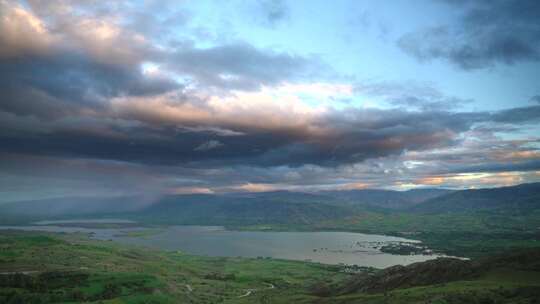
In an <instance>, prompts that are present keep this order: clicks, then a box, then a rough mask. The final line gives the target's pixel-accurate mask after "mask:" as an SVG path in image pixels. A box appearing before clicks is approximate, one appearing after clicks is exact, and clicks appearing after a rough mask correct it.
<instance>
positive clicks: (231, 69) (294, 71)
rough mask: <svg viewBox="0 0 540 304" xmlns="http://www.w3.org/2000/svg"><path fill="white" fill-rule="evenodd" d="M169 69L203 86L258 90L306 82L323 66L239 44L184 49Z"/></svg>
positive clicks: (299, 58)
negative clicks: (263, 87)
mask: <svg viewBox="0 0 540 304" xmlns="http://www.w3.org/2000/svg"><path fill="white" fill-rule="evenodd" d="M168 65H169V68H170V69H171V70H173V71H174V72H175V73H178V74H180V75H186V76H187V77H191V78H192V79H193V80H194V81H195V82H196V83H197V84H200V85H203V86H211V87H217V88H225V89H239V90H255V89H259V88H260V87H261V86H263V85H276V84H280V83H282V82H284V81H293V80H300V79H303V78H304V79H305V78H307V77H309V76H310V75H312V74H315V73H316V72H317V71H318V69H319V68H321V66H322V63H319V62H318V60H317V59H314V58H304V57H301V56H297V55H293V54H287V53H279V52H275V51H272V50H260V49H257V48H255V47H253V46H251V45H249V44H246V43H241V42H240V43H232V44H226V45H219V46H214V47H210V48H195V47H184V48H181V49H178V50H176V51H174V52H173V53H172V54H171V55H170V57H169V61H168Z"/></svg>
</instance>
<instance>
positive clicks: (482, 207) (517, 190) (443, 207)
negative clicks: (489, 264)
mask: <svg viewBox="0 0 540 304" xmlns="http://www.w3.org/2000/svg"><path fill="white" fill-rule="evenodd" d="M535 209H540V183H531V184H521V185H517V186H512V187H501V188H492V189H471V190H461V191H455V192H452V193H449V194H446V195H443V196H439V197H436V198H432V199H429V200H427V201H425V202H423V203H420V204H418V205H416V206H413V207H412V208H410V209H409V210H411V211H413V212H420V213H447V212H474V211H509V212H517V213H520V212H524V213H526V212H528V211H531V210H535Z"/></svg>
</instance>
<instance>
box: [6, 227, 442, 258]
mask: <svg viewBox="0 0 540 304" xmlns="http://www.w3.org/2000/svg"><path fill="white" fill-rule="evenodd" d="M49 223H50V224H54V222H52V223H51V222H49ZM70 223H75V222H74V221H70ZM107 223H110V221H107ZM40 224H41V225H34V226H0V229H18V230H30V231H48V232H65V233H73V232H82V233H91V236H92V237H93V238H95V239H100V240H113V241H116V242H119V243H123V244H131V245H138V246H144V247H151V248H159V249H165V250H180V251H182V252H185V253H189V254H196V255H206V256H229V257H236V256H241V257H252V258H254V257H271V258H279V259H289V260H301V261H303V260H310V261H313V262H320V263H326V264H339V263H344V264H350V265H352V264H356V265H359V266H372V267H377V268H385V267H389V266H392V265H397V264H401V265H407V264H410V263H414V262H421V261H426V260H429V259H434V258H436V257H438V256H437V255H406V256H403V255H392V254H387V253H382V252H381V251H380V250H379V249H378V248H380V246H382V245H386V244H390V243H395V242H411V243H417V242H418V241H415V240H409V239H405V238H399V237H392V236H384V235H372V234H362V233H350V232H254V231H229V230H226V229H224V228H223V227H218V226H169V227H163V228H162V229H159V230H155V229H151V228H144V227H129V228H114V229H100V228H80V227H73V226H69V227H66V226H54V225H43V223H40ZM146 232H148V233H146ZM134 233H139V234H141V235H143V236H135V237H134V236H130V235H133V234H134Z"/></svg>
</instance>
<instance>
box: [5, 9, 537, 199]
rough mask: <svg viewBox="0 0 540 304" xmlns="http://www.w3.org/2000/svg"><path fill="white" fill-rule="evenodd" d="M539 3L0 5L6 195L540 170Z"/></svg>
mask: <svg viewBox="0 0 540 304" xmlns="http://www.w3.org/2000/svg"><path fill="white" fill-rule="evenodd" d="M538 20H540V2H539V1H536V0H493V1H484V0H478V1H472V0H470V1H468V0H446V1H443V0H437V1H436V0H433V1H422V0H417V1H404V0H397V1H357V0H349V1H344V0H336V1H312V0H310V1H308V0H298V1H286V0H251V1H247V0H245V1H204V0H198V1H150V0H148V1H93V0H80V1H77V0H59V1H51V0H46V1H45V0H43V1H41V0H27V1H11V0H0V96H1V97H0V202H8V201H22V200H32V199H40V198H55V197H70V196H121V195H137V194H152V195H166V194H184V193H224V192H238V191H247V192H250V191H254V192H258V191H274V190H291V191H320V190H350V189H365V188H381V189H393V190H407V189H414V188H426V187H429V188H433V187H437V188H451V189H465V188H484V187H499V186H508V185H515V184H520V183H527V182H538V181H540V150H539V148H540V144H539V138H540V137H539V135H540V21H538Z"/></svg>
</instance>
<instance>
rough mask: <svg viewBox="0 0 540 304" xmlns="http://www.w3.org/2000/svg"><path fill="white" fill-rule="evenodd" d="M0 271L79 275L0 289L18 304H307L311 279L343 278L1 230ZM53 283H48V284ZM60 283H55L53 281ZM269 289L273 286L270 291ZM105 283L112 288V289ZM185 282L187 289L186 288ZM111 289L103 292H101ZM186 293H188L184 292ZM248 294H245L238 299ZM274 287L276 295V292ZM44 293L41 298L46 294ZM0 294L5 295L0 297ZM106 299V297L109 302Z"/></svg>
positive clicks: (328, 271) (314, 267)
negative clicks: (73, 281)
mask: <svg viewBox="0 0 540 304" xmlns="http://www.w3.org/2000/svg"><path fill="white" fill-rule="evenodd" d="M0 244H1V245H0V272H14V271H37V273H31V274H29V276H31V277H33V278H36V280H37V279H38V278H39V273H50V272H52V273H54V271H56V272H58V271H61V272H62V273H61V276H63V277H66V276H69V275H70V274H73V273H75V274H81V273H82V274H86V275H88V278H87V279H85V280H82V281H81V282H79V284H77V285H76V286H71V285H70V284H67V283H66V282H64V284H63V285H62V284H57V285H60V287H57V288H54V286H49V287H48V288H47V289H44V288H43V287H35V286H30V285H27V286H26V287H25V288H8V287H6V286H4V287H0V302H1V303H4V302H6V301H7V298H8V295H10V294H12V293H13V292H16V293H18V294H19V298H18V300H14V303H17V301H19V303H20V302H23V303H33V302H32V301H36V302H35V303H41V302H39V299H42V300H43V299H45V302H49V301H53V300H55V298H53V296H52V295H60V296H58V297H57V298H56V300H58V302H70V301H71V302H76V301H75V300H76V299H78V300H82V299H85V300H87V301H90V302H96V303H101V302H99V301H103V303H251V302H250V301H251V300H253V299H259V298H267V299H271V300H272V303H279V302H280V301H283V303H290V301H291V299H292V298H295V299H297V300H306V299H310V298H312V296H310V295H308V294H307V291H308V287H309V286H310V285H311V284H313V283H314V282H319V281H324V282H326V283H330V284H331V283H332V281H334V280H341V279H343V278H344V277H345V276H348V275H346V274H343V273H339V272H338V268H337V267H334V266H322V265H318V264H310V263H302V262H294V261H281V260H260V259H244V258H209V257H199V256H191V255H185V254H182V253H177V252H176V253H175V252H164V251H153V250H146V249H140V248H137V249H134V248H130V247H123V246H118V245H116V244H114V243H112V242H96V241H89V240H87V239H85V238H83V237H81V236H77V237H75V236H73V235H64V236H62V239H59V238H58V236H54V237H51V236H50V235H44V234H37V233H27V232H25V233H22V232H9V233H8V232H3V233H2V234H1V235H0ZM47 282H51V284H53V285H54V282H53V281H51V280H48V281H47ZM60 283H61V282H60ZM269 284H273V285H274V286H275V289H270V285H269ZM111 285H112V286H113V288H111ZM187 285H189V287H188V286H187ZM111 289H112V290H113V292H112V296H111V293H110V292H109V294H107V292H106V290H111ZM189 289H192V291H190V290H189ZM249 289H257V290H256V291H255V292H253V293H252V295H250V296H248V297H245V298H239V296H240V295H242V294H245V293H246V292H247V290H249ZM277 290H279V292H276V291H277ZM45 295H46V296H45ZM2 296H3V297H4V298H2ZM108 298H110V299H108Z"/></svg>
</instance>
